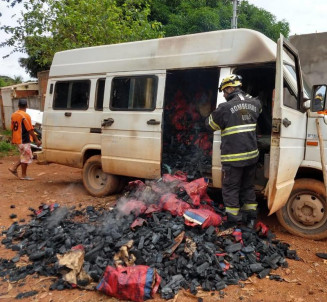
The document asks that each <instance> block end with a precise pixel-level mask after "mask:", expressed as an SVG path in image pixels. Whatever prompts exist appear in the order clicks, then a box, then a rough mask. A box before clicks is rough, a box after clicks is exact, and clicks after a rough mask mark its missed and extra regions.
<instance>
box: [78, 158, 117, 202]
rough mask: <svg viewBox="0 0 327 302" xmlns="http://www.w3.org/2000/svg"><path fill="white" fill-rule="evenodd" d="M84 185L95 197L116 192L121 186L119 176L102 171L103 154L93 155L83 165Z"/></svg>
mask: <svg viewBox="0 0 327 302" xmlns="http://www.w3.org/2000/svg"><path fill="white" fill-rule="evenodd" d="M83 185H84V187H85V189H86V190H87V191H88V192H89V193H90V194H91V195H92V196H95V197H103V196H106V195H109V194H112V193H114V192H115V191H116V190H117V188H118V186H119V178H118V177H117V176H115V175H112V174H108V173H104V172H103V171H102V165H101V156H100V155H94V156H91V157H90V158H89V159H88V160H87V161H86V162H85V164H84V167H83Z"/></svg>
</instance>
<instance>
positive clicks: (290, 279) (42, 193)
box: [0, 156, 327, 302]
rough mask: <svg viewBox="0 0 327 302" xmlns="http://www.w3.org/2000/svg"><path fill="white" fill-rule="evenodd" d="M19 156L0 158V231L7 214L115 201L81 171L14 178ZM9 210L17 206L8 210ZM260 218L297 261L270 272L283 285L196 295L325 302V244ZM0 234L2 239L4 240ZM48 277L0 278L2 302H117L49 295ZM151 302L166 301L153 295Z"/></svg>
mask: <svg viewBox="0 0 327 302" xmlns="http://www.w3.org/2000/svg"><path fill="white" fill-rule="evenodd" d="M15 160H17V157H16V156H14V157H6V158H3V159H1V160H0V162H2V163H1V164H0V230H1V231H2V230H4V229H7V228H8V227H9V226H10V225H11V224H12V223H13V221H14V220H13V219H10V218H9V216H10V214H16V215H17V218H16V219H17V221H19V220H21V219H25V220H26V221H28V220H29V219H30V217H29V216H28V215H29V214H30V211H29V210H28V208H29V207H34V208H37V207H38V206H39V205H40V204H41V203H46V204H51V203H54V202H56V203H59V204H60V205H65V206H73V205H75V206H77V207H85V206H86V205H97V204H99V203H101V204H110V203H114V200H115V197H105V198H94V197H91V196H89V195H88V194H87V193H86V191H85V190H84V188H83V185H82V181H81V171H80V170H78V169H73V168H69V167H64V166H59V165H55V164H51V165H46V166H40V165H37V164H36V163H33V164H32V165H31V166H30V167H29V170H28V172H29V174H30V176H31V177H34V178H35V179H34V181H22V180H19V179H18V178H15V176H13V175H12V174H11V173H10V172H9V171H8V167H9V166H10V165H11V164H12V163H13V162H14V161H15ZM11 206H15V207H14V208H11ZM260 216H261V220H262V221H263V222H264V223H266V224H267V225H268V226H269V227H270V229H271V230H272V231H273V232H274V233H275V234H276V236H277V238H278V239H280V240H282V241H285V242H287V243H289V244H290V245H291V247H290V248H291V249H295V250H296V251H297V253H298V255H299V257H300V258H301V261H295V260H288V263H289V268H279V269H278V270H276V271H274V273H276V274H279V275H281V276H282V277H283V278H284V280H285V281H283V282H278V281H273V280H269V279H264V280H260V279H258V278H256V277H251V278H250V279H249V280H248V281H246V282H245V286H244V287H243V286H240V285H233V286H229V287H227V288H226V289H225V290H224V294H223V295H222V293H218V292H213V293H210V292H200V293H199V294H198V296H197V297H200V298H203V301H208V302H210V301H219V300H221V301H239V300H240V301H241V300H242V301H287V302H292V301H294V302H301V301H327V288H326V284H327V263H325V262H324V261H323V260H322V259H320V258H318V257H317V256H316V255H315V253H317V252H327V241H326V240H324V241H313V240H307V239H302V238H298V237H294V236H293V235H290V234H288V233H286V232H285V231H284V230H283V229H282V228H281V227H280V226H279V224H278V222H277V220H276V218H275V217H274V216H273V217H269V218H268V217H266V215H265V213H261V214H260ZM3 238H4V237H3V236H0V241H1V240H2V239H3ZM15 255H16V252H14V251H11V250H6V249H5V248H4V246H3V245H0V258H6V259H11V258H13V257H14V256H15ZM50 279H51V278H47V277H42V276H41V277H37V276H29V277H27V278H26V279H25V280H21V281H19V282H18V283H12V284H10V283H8V282H5V281H3V280H0V300H1V301H14V300H15V297H16V295H17V294H18V293H22V292H26V291H31V290H37V291H38V294H37V295H35V296H33V297H30V298H26V299H22V300H20V301H40V302H41V301H42V302H43V301H47V302H49V301H55V302H56V301H88V302H91V301H117V300H116V299H113V298H108V297H106V296H105V295H103V294H100V293H98V292H93V291H91V292H87V291H80V290H78V289H74V290H64V291H49V285H50V284H51V280H50ZM155 301H164V300H162V299H160V298H159V296H156V299H155ZM171 301H174V302H186V301H198V299H197V298H195V297H192V296H190V295H189V294H188V293H187V292H184V291H180V293H179V294H178V296H176V297H175V299H174V300H171Z"/></svg>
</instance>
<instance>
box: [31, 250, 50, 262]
mask: <svg viewBox="0 0 327 302" xmlns="http://www.w3.org/2000/svg"><path fill="white" fill-rule="evenodd" d="M45 254H46V253H45V251H37V252H34V253H32V254H31V255H30V256H29V259H30V260H31V261H35V260H39V259H42V258H43V257H44V256H45Z"/></svg>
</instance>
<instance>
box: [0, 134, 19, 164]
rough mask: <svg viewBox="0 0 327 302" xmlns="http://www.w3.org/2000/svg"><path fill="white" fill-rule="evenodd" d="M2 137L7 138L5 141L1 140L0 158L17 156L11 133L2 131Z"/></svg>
mask: <svg viewBox="0 0 327 302" xmlns="http://www.w3.org/2000/svg"><path fill="white" fill-rule="evenodd" d="M0 136H3V137H4V138H5V139H4V140H0V158H2V157H4V156H7V155H9V154H17V149H16V148H15V146H14V145H12V144H11V143H10V139H11V131H8V130H0Z"/></svg>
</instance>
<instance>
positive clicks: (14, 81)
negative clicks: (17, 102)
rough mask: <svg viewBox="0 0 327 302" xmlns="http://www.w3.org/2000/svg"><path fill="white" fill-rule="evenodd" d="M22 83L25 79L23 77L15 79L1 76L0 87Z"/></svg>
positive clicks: (15, 77)
mask: <svg viewBox="0 0 327 302" xmlns="http://www.w3.org/2000/svg"><path fill="white" fill-rule="evenodd" d="M22 82H23V78H22V77H21V76H14V78H13V79H12V78H10V77H7V76H0V87H5V86H11V85H15V84H20V83H22Z"/></svg>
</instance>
